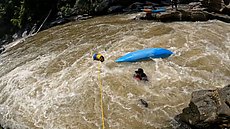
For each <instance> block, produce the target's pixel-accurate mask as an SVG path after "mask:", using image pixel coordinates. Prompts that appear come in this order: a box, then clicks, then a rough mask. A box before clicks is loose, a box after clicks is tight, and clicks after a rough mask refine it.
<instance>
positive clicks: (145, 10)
mask: <svg viewBox="0 0 230 129" xmlns="http://www.w3.org/2000/svg"><path fill="white" fill-rule="evenodd" d="M141 10H142V11H144V12H152V13H160V12H165V11H166V8H164V7H161V8H158V9H141Z"/></svg>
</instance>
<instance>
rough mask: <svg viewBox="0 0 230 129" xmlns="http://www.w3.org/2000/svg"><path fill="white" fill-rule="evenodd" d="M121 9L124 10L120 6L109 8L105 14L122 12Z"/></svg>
mask: <svg viewBox="0 0 230 129" xmlns="http://www.w3.org/2000/svg"><path fill="white" fill-rule="evenodd" d="M123 9H124V7H123V6H120V5H117V6H111V7H109V9H108V11H107V12H108V13H120V12H123Z"/></svg>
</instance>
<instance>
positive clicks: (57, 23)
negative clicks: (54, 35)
mask: <svg viewBox="0 0 230 129" xmlns="http://www.w3.org/2000/svg"><path fill="white" fill-rule="evenodd" d="M67 22H69V20H68V19H66V18H60V19H57V20H55V21H53V22H51V23H50V26H56V25H62V24H65V23H67Z"/></svg>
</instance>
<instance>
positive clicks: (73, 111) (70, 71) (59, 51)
mask: <svg viewBox="0 0 230 129" xmlns="http://www.w3.org/2000/svg"><path fill="white" fill-rule="evenodd" d="M135 15H136V14H135ZM135 15H115V16H104V17H97V18H93V19H89V20H86V21H78V22H72V23H68V24H65V25H62V26H57V27H53V28H51V29H48V30H45V31H42V32H40V33H38V34H37V35H36V36H34V37H31V38H29V39H26V41H25V42H23V43H19V44H14V45H11V46H10V45H9V46H8V47H7V50H6V52H5V53H3V54H2V55H0V68H1V69H0V124H1V125H2V126H3V127H9V128H11V129H98V128H102V120H101V107H100V88H99V87H100V79H101V81H102V82H101V83H102V86H103V107H104V117H105V128H106V129H166V128H167V129H170V128H174V127H176V126H177V124H176V122H175V121H174V120H173V117H174V116H175V115H177V114H179V113H180V112H181V111H182V109H183V108H185V107H186V106H187V105H188V103H189V100H190V95H191V92H192V91H195V90H200V89H216V88H221V87H223V86H225V85H227V84H229V82H230V59H229V57H230V25H229V24H227V23H223V22H220V21H208V22H173V23H160V22H152V21H134V20H131V19H132V18H133V17H134V16H135ZM150 47H162V48H167V49H169V50H171V51H173V52H174V55H172V56H171V57H169V58H168V59H152V60H149V61H143V62H136V63H115V60H116V59H117V58H118V57H120V56H122V55H124V54H125V53H127V52H130V51H135V50H139V49H143V48H150ZM94 53H101V54H103V55H104V57H105V61H104V62H103V63H101V62H97V61H93V60H92V55H93V54H94ZM140 67H141V68H143V69H144V71H145V73H146V74H147V76H148V78H149V80H150V81H149V82H147V83H144V82H138V81H136V80H134V79H133V78H132V76H133V74H134V71H135V70H136V69H137V68H140ZM99 76H100V78H99ZM139 99H144V100H145V101H147V102H148V104H149V107H148V108H145V107H144V106H143V105H142V104H141V103H140V101H139Z"/></svg>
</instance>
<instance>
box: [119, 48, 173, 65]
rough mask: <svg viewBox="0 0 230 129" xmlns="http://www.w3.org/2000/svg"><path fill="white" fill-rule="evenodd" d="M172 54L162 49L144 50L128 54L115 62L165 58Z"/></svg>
mask: <svg viewBox="0 0 230 129" xmlns="http://www.w3.org/2000/svg"><path fill="white" fill-rule="evenodd" d="M172 54H173V52H171V51H170V50H167V49H164V48H146V49H142V50H137V51H134V52H130V53H128V54H126V55H124V56H122V57H120V58H118V59H117V60H115V61H116V62H136V61H141V60H148V59H151V58H167V57H169V56H170V55H172Z"/></svg>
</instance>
